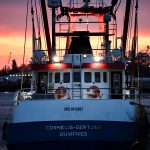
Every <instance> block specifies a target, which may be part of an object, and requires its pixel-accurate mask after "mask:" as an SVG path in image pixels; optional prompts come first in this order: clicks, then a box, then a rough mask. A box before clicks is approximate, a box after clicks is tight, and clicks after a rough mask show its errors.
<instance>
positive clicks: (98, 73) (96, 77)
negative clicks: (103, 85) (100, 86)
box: [95, 72, 101, 83]
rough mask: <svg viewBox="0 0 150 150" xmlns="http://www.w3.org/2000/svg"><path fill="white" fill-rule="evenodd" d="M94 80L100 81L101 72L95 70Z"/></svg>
mask: <svg viewBox="0 0 150 150" xmlns="http://www.w3.org/2000/svg"><path fill="white" fill-rule="evenodd" d="M95 82H96V83H100V82H101V73H100V72H95Z"/></svg>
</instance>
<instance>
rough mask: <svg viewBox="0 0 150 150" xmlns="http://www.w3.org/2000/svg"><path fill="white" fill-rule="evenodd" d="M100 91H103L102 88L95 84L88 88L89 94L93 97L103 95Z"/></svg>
mask: <svg viewBox="0 0 150 150" xmlns="http://www.w3.org/2000/svg"><path fill="white" fill-rule="evenodd" d="M100 93H101V91H100V89H99V88H98V87H97V86H95V85H93V86H90V88H89V89H88V96H89V97H91V98H97V97H101V96H100Z"/></svg>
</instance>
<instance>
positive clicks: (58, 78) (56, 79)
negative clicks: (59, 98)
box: [55, 72, 60, 83]
mask: <svg viewBox="0 0 150 150" xmlns="http://www.w3.org/2000/svg"><path fill="white" fill-rule="evenodd" d="M59 82H60V73H59V72H57V73H55V83H59Z"/></svg>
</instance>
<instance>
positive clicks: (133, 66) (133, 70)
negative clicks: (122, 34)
mask: <svg viewBox="0 0 150 150" xmlns="http://www.w3.org/2000/svg"><path fill="white" fill-rule="evenodd" d="M137 38H138V0H136V6H135V22H134V36H133V40H132V55H131V87H134V84H135V83H134V82H135V81H134V74H135V55H136V49H137Z"/></svg>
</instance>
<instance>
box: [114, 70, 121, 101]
mask: <svg viewBox="0 0 150 150" xmlns="http://www.w3.org/2000/svg"><path fill="white" fill-rule="evenodd" d="M111 98H112V99H121V98H122V72H121V71H112V72H111Z"/></svg>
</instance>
